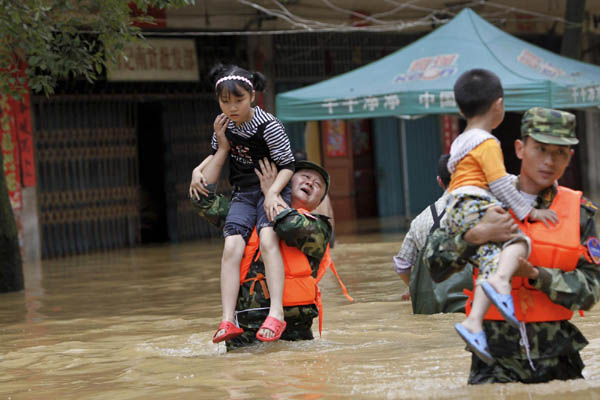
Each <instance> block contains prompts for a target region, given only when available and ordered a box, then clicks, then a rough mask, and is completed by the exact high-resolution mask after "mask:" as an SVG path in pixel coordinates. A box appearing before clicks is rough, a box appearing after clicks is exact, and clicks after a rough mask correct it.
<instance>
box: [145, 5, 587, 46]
mask: <svg viewBox="0 0 600 400" xmlns="http://www.w3.org/2000/svg"><path fill="white" fill-rule="evenodd" d="M236 1H237V2H238V3H239V4H242V5H244V6H246V7H250V8H253V9H255V10H257V11H259V12H260V13H263V14H265V15H268V16H271V17H274V18H277V19H279V20H281V21H284V22H286V23H288V24H289V25H290V28H288V29H275V30H261V31H249V30H244V31H203V32H201V31H194V32H164V31H156V32H152V31H146V32H144V36H180V37H186V36H190V37H195V36H224V35H230V36H252V35H284V34H295V33H307V32H342V33H343V32H399V31H403V30H407V29H411V28H419V27H428V28H429V27H431V26H432V25H443V24H445V23H447V22H448V21H449V20H450V19H451V18H452V17H453V16H455V15H457V14H458V13H459V12H460V11H461V10H463V9H464V8H473V7H478V8H479V9H482V11H480V12H479V15H480V16H481V17H482V18H485V19H487V20H488V21H490V22H496V23H497V22H500V23H504V22H506V21H507V18H506V16H508V15H510V14H523V15H529V16H532V17H535V18H533V19H531V20H530V21H532V22H535V21H550V22H560V23H563V24H565V26H573V25H578V24H577V23H573V22H570V21H567V20H565V19H564V18H561V17H555V16H552V15H547V14H543V13H539V12H535V11H531V10H526V9H523V8H519V7H514V6H506V5H503V4H499V3H496V2H494V1H491V0H473V1H471V2H467V3H463V4H460V5H454V6H446V7H441V8H431V7H425V6H421V5H419V3H421V2H422V1H423V0H410V1H405V2H400V1H399V0H383V2H384V3H386V4H389V5H390V6H391V7H393V8H392V9H390V10H388V11H382V12H379V13H376V14H373V15H365V14H362V13H361V12H359V11H355V10H349V9H345V8H343V7H340V6H337V5H335V4H333V3H332V1H331V0H319V1H320V3H322V4H323V5H324V6H326V7H327V8H328V9H330V10H333V11H335V12H337V13H339V14H340V15H350V16H353V17H355V18H356V19H357V20H355V21H347V22H345V23H337V24H336V23H331V22H324V21H319V20H317V19H311V18H307V17H306V16H301V15H298V14H297V13H294V12H292V11H291V10H290V7H289V6H288V7H286V5H285V4H284V2H282V1H280V0H270V2H271V3H272V4H273V5H274V7H275V8H270V7H267V6H264V5H261V4H258V2H256V1H252V0H236ZM262 3H264V1H263V2H262ZM488 7H489V8H491V9H494V11H493V12H490V11H487V9H488ZM403 10H414V11H420V12H424V13H425V14H424V15H423V16H422V17H420V18H417V19H414V20H407V19H389V20H388V19H382V18H384V17H393V16H394V15H396V14H398V13H399V12H401V11H403ZM486 11H487V12H486ZM358 21H362V22H365V23H369V24H372V25H363V26H356V23H357V22H358Z"/></svg>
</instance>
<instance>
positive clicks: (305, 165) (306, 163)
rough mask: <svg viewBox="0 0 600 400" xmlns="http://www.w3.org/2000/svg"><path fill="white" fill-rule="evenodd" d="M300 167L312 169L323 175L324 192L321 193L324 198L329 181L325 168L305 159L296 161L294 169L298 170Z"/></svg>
mask: <svg viewBox="0 0 600 400" xmlns="http://www.w3.org/2000/svg"><path fill="white" fill-rule="evenodd" d="M301 169H312V170H313V171H316V172H318V173H319V175H321V176H322V177H323V180H324V181H325V193H324V194H323V198H325V195H326V194H327V192H328V191H329V183H330V180H329V174H328V173H327V171H325V169H324V168H323V167H321V166H320V165H319V164H315V163H314V162H310V161H306V160H299V161H296V171H300V170H301Z"/></svg>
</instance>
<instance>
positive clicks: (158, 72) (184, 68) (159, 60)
mask: <svg viewBox="0 0 600 400" xmlns="http://www.w3.org/2000/svg"><path fill="white" fill-rule="evenodd" d="M108 80H109V81H197V80H199V74H198V59H197V57H196V42H195V41H194V39H147V40H145V41H143V42H138V43H133V44H131V45H129V46H127V47H126V48H125V50H124V57H123V58H122V59H121V61H120V62H119V64H118V65H113V66H111V67H109V68H108Z"/></svg>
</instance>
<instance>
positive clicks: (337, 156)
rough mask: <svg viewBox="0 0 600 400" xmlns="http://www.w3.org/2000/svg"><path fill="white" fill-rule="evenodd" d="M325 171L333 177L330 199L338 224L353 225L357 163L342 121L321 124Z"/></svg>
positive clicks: (347, 132)
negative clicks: (350, 223)
mask: <svg viewBox="0 0 600 400" xmlns="http://www.w3.org/2000/svg"><path fill="white" fill-rule="evenodd" d="M321 148H322V151H323V167H324V168H325V169H326V170H327V172H329V175H330V177H331V187H330V188H329V197H330V199H331V203H332V207H333V210H334V212H335V220H336V222H338V221H352V220H354V219H355V218H356V211H355V209H354V163H353V161H354V160H353V158H354V157H353V150H352V137H351V135H350V133H349V130H348V128H347V123H346V122H345V121H343V120H327V121H322V122H321Z"/></svg>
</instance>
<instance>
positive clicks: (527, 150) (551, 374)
mask: <svg viewBox="0 0 600 400" xmlns="http://www.w3.org/2000/svg"><path fill="white" fill-rule="evenodd" d="M521 133H522V140H517V141H516V142H515V149H516V151H517V156H518V157H519V158H520V159H521V160H522V164H521V174H520V175H519V177H514V184H515V185H516V187H517V188H518V189H519V190H523V191H524V192H527V193H529V192H531V189H532V188H535V192H537V197H536V198H535V201H534V207H536V208H540V209H547V208H548V207H550V205H551V204H552V202H553V200H554V198H555V196H556V194H557V191H558V186H557V184H556V180H557V179H558V178H559V177H560V176H562V174H563V172H564V170H565V169H566V167H567V165H568V163H569V161H570V159H571V156H572V154H573V150H571V149H570V147H569V146H571V145H573V144H576V143H577V142H578V141H577V139H576V138H575V133H574V116H573V115H572V114H569V113H565V112H560V111H556V110H550V109H545V108H534V109H531V110H529V111H527V112H526V113H525V115H524V116H523V120H522V126H521ZM528 189H529V192H528V191H527V190H528ZM534 196H535V195H534ZM580 210H581V212H580V221H579V226H580V240H581V243H582V244H583V245H584V246H586V247H587V252H588V254H587V255H584V256H581V257H580V258H579V261H578V262H577V265H576V268H575V269H574V270H572V271H568V272H565V271H563V270H561V269H559V268H545V267H540V266H532V265H531V264H530V263H529V262H528V261H525V260H521V266H520V269H519V271H518V275H519V276H523V277H525V278H528V280H529V284H530V285H532V286H533V288H535V289H536V290H539V291H541V292H542V293H544V294H546V295H547V296H548V297H549V299H550V300H551V301H552V302H553V303H556V304H559V305H561V306H563V307H565V308H567V309H569V310H589V309H590V308H591V307H592V306H593V305H594V304H595V303H596V302H597V301H598V298H599V297H600V268H599V266H598V265H596V264H598V263H599V262H600V259H599V258H598V257H597V256H596V257H594V251H595V250H594V249H593V247H594V246H596V247H597V243H598V242H597V239H595V238H596V237H597V230H596V224H595V221H594V214H595V213H596V211H597V210H598V207H597V206H596V205H595V204H593V203H592V202H591V201H589V200H587V199H586V198H584V197H581V204H580ZM488 214H490V215H489V220H488V219H486V217H487V215H486V217H484V219H483V220H482V221H481V222H480V223H479V224H478V225H476V226H475V227H474V228H473V229H472V230H470V231H468V232H466V233H465V234H464V236H463V237H460V236H456V237H451V236H449V235H448V234H447V233H446V232H445V231H444V230H443V229H438V230H436V231H435V232H434V233H433V234H432V235H431V237H430V241H429V243H428V245H427V247H426V248H425V259H426V263H427V264H428V265H429V268H430V272H431V276H432V278H433V279H434V281H436V282H440V281H443V280H444V279H446V278H448V277H449V276H450V275H452V274H453V273H455V272H457V271H460V270H462V269H463V268H464V266H465V265H467V262H468V260H470V259H471V257H472V255H473V253H474V252H475V251H476V249H477V247H478V245H479V244H481V243H484V242H487V241H501V240H498V239H496V238H498V237H502V238H506V237H508V236H510V235H511V234H512V233H513V232H514V231H515V228H516V226H515V225H514V224H510V223H508V224H507V218H509V217H508V214H506V213H503V211H502V210H501V209H491V210H488ZM494 214H495V215H494ZM498 223H500V224H501V226H500V225H498V226H500V227H498V226H496V227H495V226H494V225H495V224H498ZM590 256H591V257H590ZM516 305H517V306H518V304H516ZM523 326H525V327H526V328H525V330H526V332H525V336H524V337H522V336H521V334H520V332H519V329H516V328H514V327H512V326H510V325H509V324H508V323H507V322H505V321H503V320H486V321H485V322H484V331H485V334H486V336H487V338H488V346H489V350H490V353H491V354H492V355H493V357H494V360H495V362H493V363H492V364H489V365H488V364H486V363H485V362H483V361H482V360H481V359H479V357H477V356H476V355H473V356H472V360H471V371H470V374H469V383H470V384H479V383H494V382H523V383H537V382H547V381H550V380H553V379H560V380H567V379H576V378H582V377H583V376H582V374H581V371H582V370H583V367H584V364H583V362H582V360H581V357H580V354H579V351H580V350H581V349H583V348H584V347H585V346H586V345H587V343H588V342H587V340H586V339H585V337H584V336H583V335H582V333H581V332H580V331H579V329H577V327H576V326H575V325H573V324H572V323H571V322H569V321H568V320H560V321H552V322H529V323H527V324H524V325H523ZM520 338H522V339H526V341H524V340H520ZM527 341H528V345H529V346H526V345H524V344H523V343H525V344H527V343H526V342H527Z"/></svg>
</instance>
